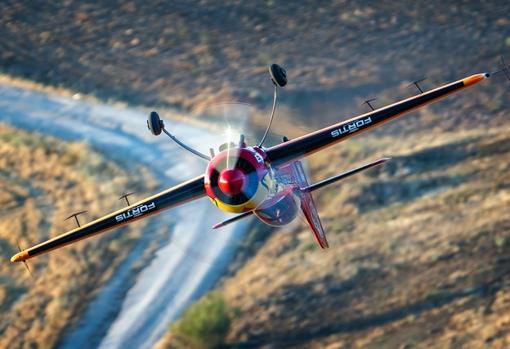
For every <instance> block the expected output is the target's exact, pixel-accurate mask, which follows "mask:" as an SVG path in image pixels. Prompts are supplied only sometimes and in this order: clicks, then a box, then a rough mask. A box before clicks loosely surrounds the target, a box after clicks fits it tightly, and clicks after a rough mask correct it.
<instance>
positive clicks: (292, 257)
mask: <svg viewBox="0 0 510 349" xmlns="http://www.w3.org/2000/svg"><path fill="white" fill-rule="evenodd" d="M509 132H510V128H509V127H508V125H506V126H505V127H501V128H499V129H490V130H484V131H478V130H472V131H457V132H454V133H446V132H444V133H435V134H433V135H431V134H426V135H421V136H419V137H416V136H415V135H413V136H412V137H405V136H401V137H400V138H399V142H398V144H396V143H395V142H394V139H393V138H391V137H371V136H367V137H365V138H364V139H360V140H353V141H351V143H350V144H346V145H345V146H344V147H339V148H337V149H335V150H334V151H332V152H331V153H329V154H327V155H326V154H321V155H320V156H318V157H317V159H316V161H314V162H313V164H314V166H313V167H312V173H314V176H313V177H314V178H315V179H316V180H318V179H320V178H323V177H324V176H326V175H333V174H334V173H337V172H338V171H339V170H340V169H346V168H349V167H350V166H352V165H354V164H361V163H363V161H364V159H366V158H367V157H371V158H373V157H374V156H375V154H378V155H391V156H392V157H393V159H392V160H391V162H390V163H389V164H388V165H386V166H385V167H384V168H382V169H378V170H373V171H371V172H369V173H367V174H366V175H361V176H358V177H355V178H353V179H349V180H348V181H346V182H345V183H344V184H340V185H337V186H335V187H331V188H327V189H324V190H323V191H322V192H320V193H318V195H316V197H317V199H318V202H319V203H318V205H319V208H320V212H321V213H322V217H323V222H324V225H325V227H326V229H327V230H328V233H329V239H330V246H331V248H330V249H329V250H328V251H320V250H318V249H317V248H316V246H315V244H314V241H313V238H312V235H311V233H310V232H309V231H308V229H307V228H305V227H304V225H303V224H302V223H301V224H300V225H299V227H298V228H296V229H295V230H294V231H291V230H289V229H282V230H281V231H278V232H277V233H275V234H273V236H271V238H270V239H269V240H268V242H267V243H266V244H265V245H264V247H263V248H262V249H260V250H259V251H258V253H257V255H256V256H255V257H254V258H253V259H252V260H250V261H249V262H248V263H247V264H246V265H245V266H244V267H243V268H241V270H239V271H238V273H237V274H236V275H235V276H234V277H233V278H231V279H228V280H227V281H226V282H225V285H224V286H223V287H221V290H222V292H223V294H224V296H225V298H226V300H227V303H228V304H229V305H231V306H232V307H234V308H236V307H237V308H239V309H240V315H238V316H237V317H235V318H234V320H233V321H232V324H233V325H232V329H231V332H230V337H229V342H230V343H232V344H236V347H244V346H256V347H259V346H262V345H270V346H272V347H282V346H296V347H303V346H306V347H316V348H323V347H328V348H376V347H377V348H397V347H402V348H415V347H417V348H430V347H441V348H444V347H456V348H460V347H462V348H485V347H486V346H487V345H489V346H490V347H491V348H506V347H508V345H509V344H510V336H509V333H510V332H509V331H510V321H509V318H508V313H509V311H510V305H509V303H508V299H509V297H510V292H509V286H510V275H509V272H508V270H509V269H508V268H509V264H508V263H509V259H508V253H509V251H510V243H509V241H510V240H509V239H510V220H509V217H508V214H507V211H508V207H510V179H509V176H508V172H509V154H510V142H509V140H508V136H509V134H510V133H509ZM368 145H369V146H368ZM330 158H335V159H342V160H343V162H342V163H341V164H332V163H330V162H329V161H328V159H330Z"/></svg>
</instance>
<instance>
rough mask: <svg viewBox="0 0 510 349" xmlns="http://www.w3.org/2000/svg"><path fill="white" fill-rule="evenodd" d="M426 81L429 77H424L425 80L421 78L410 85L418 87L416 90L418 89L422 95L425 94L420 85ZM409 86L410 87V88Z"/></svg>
mask: <svg viewBox="0 0 510 349" xmlns="http://www.w3.org/2000/svg"><path fill="white" fill-rule="evenodd" d="M425 80H427V77H424V78H421V79H418V80H415V81H413V82H412V83H410V84H409V86H412V85H414V86H416V88H417V89H418V91H420V93H423V90H422V89H421V87H420V85H419V83H420V82H422V81H425ZM409 86H408V87H409Z"/></svg>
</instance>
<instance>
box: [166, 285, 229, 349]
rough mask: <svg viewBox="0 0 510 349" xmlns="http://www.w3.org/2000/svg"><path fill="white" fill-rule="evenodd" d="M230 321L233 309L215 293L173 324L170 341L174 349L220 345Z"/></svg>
mask: <svg viewBox="0 0 510 349" xmlns="http://www.w3.org/2000/svg"><path fill="white" fill-rule="evenodd" d="M230 323H231V310H230V309H229V308H228V306H227V304H226V303H225V300H224V299H223V296H222V295H221V294H220V293H217V292H212V293H209V294H207V295H206V296H204V297H203V298H202V299H200V300H199V301H197V302H196V303H194V304H193V305H191V306H190V307H189V308H188V309H187V310H186V311H185V312H184V314H183V315H182V316H181V318H180V319H179V320H178V321H177V322H175V323H173V324H172V325H171V326H170V333H171V338H172V339H171V340H170V342H171V344H172V346H173V347H175V348H194V349H214V348H219V347H221V346H222V345H224V344H225V337H226V335H227V334H228V331H229V329H230ZM162 346H163V347H164V344H162Z"/></svg>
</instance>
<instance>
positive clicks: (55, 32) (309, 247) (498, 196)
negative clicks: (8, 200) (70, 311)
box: [0, 0, 510, 348]
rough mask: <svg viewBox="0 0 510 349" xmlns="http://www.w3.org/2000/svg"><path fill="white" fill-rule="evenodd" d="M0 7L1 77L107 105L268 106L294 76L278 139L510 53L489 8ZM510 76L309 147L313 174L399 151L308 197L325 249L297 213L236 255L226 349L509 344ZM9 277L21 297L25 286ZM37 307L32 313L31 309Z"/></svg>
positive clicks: (225, 286) (502, 12)
mask: <svg viewBox="0 0 510 349" xmlns="http://www.w3.org/2000/svg"><path fill="white" fill-rule="evenodd" d="M0 11H1V13H2V17H1V18H0V34H1V35H0V67H1V69H2V71H3V72H4V73H5V74H8V75H11V76H15V77H22V78H26V79H32V80H35V81H38V82H41V83H44V84H48V85H53V86H58V87H64V88H68V89H71V90H75V91H78V92H83V93H87V94H93V95H95V96H97V97H99V98H102V99H112V100H120V101H124V102H127V103H132V104H142V105H147V106H149V105H150V106H161V107H178V108H181V109H184V110H192V111H200V110H201V109H202V108H203V106H204V105H205V104H207V103H208V102H210V101H212V100H215V99H216V98H219V97H225V96H227V97H232V98H237V99H242V100H247V101H249V102H251V103H253V104H255V105H257V106H259V107H260V109H261V110H264V111H265V109H267V107H268V105H269V103H270V98H271V90H270V89H271V86H270V83H269V82H268V78H267V74H266V69H267V65H268V64H269V63H271V62H278V63H280V64H282V65H284V66H285V67H286V68H287V69H288V72H289V80H290V83H289V85H288V86H287V87H285V90H284V91H283V92H282V99H281V101H282V108H280V109H279V110H280V113H279V116H278V117H279V118H280V120H279V122H278V123H277V124H276V127H275V133H283V132H284V131H283V130H285V133H286V134H288V135H289V136H291V137H294V136H296V135H298V134H302V133H304V132H306V131H307V130H310V129H314V128H317V127H321V126H325V125H328V124H330V123H331V122H333V121H335V120H339V119H343V118H346V117H348V116H350V115H352V114H355V113H358V112H361V111H364V110H365V109H364V108H365V107H361V106H360V104H361V103H362V101H363V100H364V99H366V98H370V97H376V96H377V97H378V99H377V100H376V104H377V106H382V105H385V104H388V103H391V102H392V101H394V100H396V99H398V98H402V97H405V96H409V95H410V94H412V93H415V90H413V89H410V88H408V87H407V85H408V84H409V83H410V81H412V80H413V79H418V78H421V77H423V76H428V80H426V81H425V82H423V85H422V86H424V87H425V88H430V87H432V86H435V85H437V84H440V83H443V82H447V81H451V80H454V79H457V78H461V77H464V76H466V75H469V74H471V73H477V72H482V71H491V70H495V69H497V65H498V60H499V55H501V54H503V55H506V56H507V57H508V59H507V60H509V61H510V56H509V55H508V53H509V51H510V18H509V15H508V14H509V13H510V3H508V2H503V1H484V2H476V1H463V2H450V1H422V0H420V1H414V2H403V1H402V2H399V1H380V2H377V3H374V2H371V1H364V0H359V1H352V2H347V1H336V2H322V1H321V2H315V1H309V2H295V3H287V2H278V1H264V2H231V3H227V4H224V3H223V2H220V1H196V2H182V3H181V2H178V3H172V4H170V3H167V2H163V1H131V2H116V1H110V2H100V3H96V4H84V3H82V2H79V1H71V0H69V1H64V2H58V3H51V4H50V3H47V2H14V1H4V2H2V4H0ZM509 86H510V85H509V84H508V82H505V80H504V79H503V77H502V76H501V75H499V76H495V77H494V78H493V79H491V80H489V81H487V82H484V83H483V84H482V85H479V86H476V87H474V88H473V89H470V90H467V91H464V92H462V93H461V94H459V95H456V96H452V97H449V98H448V99H447V100H446V101H444V102H441V103H439V104H436V105H433V106H430V107H427V108H424V109H421V110H420V111H418V112H415V113H414V114H412V115H409V116H407V117H405V118H404V119H402V120H399V121H396V122H393V123H391V124H388V125H386V126H383V127H382V128H380V129H378V130H376V131H374V132H371V133H370V134H367V135H364V136H360V137H357V138H354V139H351V140H349V141H348V142H346V143H344V144H342V145H339V146H336V147H334V148H332V149H331V150H327V151H324V152H322V153H320V154H318V155H316V156H313V157H312V158H310V161H309V165H310V170H311V173H312V179H313V180H319V179H322V178H324V177H326V176H328V175H333V174H336V173H337V172H339V171H341V170H345V169H348V168H350V167H351V166H354V165H358V164H361V163H363V162H365V161H366V160H367V159H375V158H377V157H379V156H392V157H393V159H392V161H391V162H390V163H388V164H387V165H386V166H385V167H383V168H381V169H377V170H373V171H371V172H367V173H366V174H364V175H359V176H357V177H355V178H352V179H349V180H348V181H346V182H344V183H343V184H340V185H337V186H334V187H329V188H327V189H324V190H323V191H322V192H320V193H319V194H318V195H317V196H316V198H317V201H318V205H319V207H320V211H321V213H322V216H323V223H324V225H325V227H326V229H327V230H328V232H329V239H330V245H331V248H330V249H329V250H327V251H319V250H318V249H317V248H316V247H315V244H314V242H313V238H312V236H311V234H310V233H309V232H308V230H307V228H306V227H305V225H304V224H303V223H300V224H298V225H296V226H294V227H293V228H288V229H282V230H280V231H275V232H274V233H273V234H271V236H270V237H269V238H268V239H267V240H265V242H264V243H263V244H262V243H260V242H258V244H259V245H261V247H260V248H259V249H258V250H256V251H251V252H250V253H249V254H247V255H250V256H251V257H250V258H248V257H246V258H241V259H242V260H243V262H244V263H241V264H237V265H238V267H236V270H235V271H234V272H233V273H232V275H230V276H228V277H226V278H225V279H224V280H223V281H222V283H221V284H220V285H219V286H218V289H219V291H220V292H221V293H222V294H223V296H224V297H225V299H226V300H227V303H228V304H229V306H231V307H233V308H236V309H238V310H239V311H238V312H237V313H236V316H235V318H234V319H233V321H232V325H231V329H230V333H229V336H228V344H231V345H234V346H236V347H259V346H268V347H282V346H295V347H300V346H301V347H316V348H323V347H328V348H372V347H374V348H375V347H378V348H399V347H400V348H414V347H418V348H430V347H435V348H443V347H451V348H508V347H509V346H510V317H509V314H510V289H509V286H510V284H509V283H510V276H509V275H508V272H507V271H508V270H509V268H510V264H509V263H510V260H509V259H508V255H509V252H510V220H509V215H508V209H509V208H510V181H509V179H510V176H509V164H510V140H509V136H510V124H509V118H508V115H509V107H510V99H509ZM296 124H297V125H301V126H296ZM289 125H291V126H292V128H290V126H289ZM283 126H285V128H284V127H283ZM276 139H277V138H272V140H273V141H274V140H276ZM2 146H3V143H2ZM332 159H337V161H332ZM2 168H4V167H3V166H2ZM20 171H21V169H20ZM20 178H26V177H20ZM89 185H92V184H89ZM77 190H78V189H77ZM84 192H86V193H89V191H84ZM2 195H3V194H2ZM87 195H92V194H90V193H89V194H87ZM27 202H30V200H28V201H27ZM94 202H96V201H94ZM89 204H91V203H89ZM32 205H35V204H32ZM79 206H81V205H79ZM15 207H19V206H15ZM21 207H23V206H21ZM2 209H3V208H2ZM62 215H63V216H64V215H65V213H62ZM41 217H42V216H41ZM58 221H59V222H60V221H61V220H58ZM13 222H14V220H13ZM13 224H14V223H13ZM33 224H34V226H40V225H41V224H44V223H43V218H40V220H39V221H34V223H33ZM20 229H21V228H20ZM11 230H12V229H11ZM28 230H30V229H24V230H23V231H28ZM2 231H4V229H2ZM19 233H20V232H19V231H17V232H16V234H15V233H12V235H9V236H8V238H9V237H10V239H11V240H12V236H19ZM261 235H263V234H261ZM112 236H113V235H112ZM264 236H267V235H264ZM36 238H37V237H36V236H35V237H32V238H29V237H28V236H27V238H26V239H25V240H26V242H27V243H29V242H33V241H34V240H37V239H36ZM11 240H9V241H8V242H6V243H5V244H6V246H9V248H10V249H11V250H12V248H13V247H12V246H15V241H11ZM112 243H113V242H112ZM257 246H258V245H257ZM79 248H82V249H85V246H80V247H76V250H77V249H79ZM91 250H92V249H91ZM71 251H74V250H69V252H66V253H71ZM9 252H12V251H10V250H9ZM94 252H97V251H94ZM52 258H55V263H56V261H57V260H58V261H62V257H59V255H56V256H55V257H52ZM51 260H52V259H49V260H48V262H47V263H49V262H50V261H51ZM40 263H43V262H40ZM90 263H91V262H90ZM34 267H35V268H38V267H39V266H38V265H36V266H34ZM93 267H94V268H96V270H98V269H100V268H104V264H96V265H95V266H93ZM80 268H82V269H79V270H89V268H91V266H88V265H86V264H83V265H82V266H81V267H80ZM59 272H60V273H62V272H64V271H59ZM65 272H69V273H70V271H69V270H66V271H65ZM90 274H91V276H90V277H97V275H92V272H90ZM101 275H103V276H104V275H107V274H104V273H103V274H101ZM43 280H44V279H41V281H39V280H38V282H41V284H40V290H41V291H40V292H48V291H47V290H46V289H45V288H44V283H43ZM17 282H19V285H20V286H19V288H20V289H22V290H26V288H27V284H28V278H27V279H26V280H24V279H21V280H19V281H17ZM75 282H80V283H82V282H83V280H81V279H80V278H76V281H75ZM72 284H73V283H69V285H67V284H65V285H64V286H62V287H64V288H65V289H64V290H63V291H62V293H61V298H62V297H64V299H68V298H69V299H71V296H69V293H70V292H69V291H67V290H68V287H69V288H72V287H73V286H72ZM45 290H46V291H45ZM30 292H33V290H30ZM8 294H13V293H12V292H11V293H8ZM66 297H67V298H66ZM61 298H59V299H61ZM29 299H31V300H32V302H35V301H34V299H38V298H32V297H31V298H29ZM72 299H73V301H75V299H74V298H72ZM14 301H15V300H14V299H7V304H12V302H14ZM27 301H28V298H27ZM4 302H5V301H4ZM40 302H41V303H37V304H31V305H30V306H31V307H32V308H31V309H34V311H36V310H37V311H38V312H39V314H43V313H44V312H46V311H48V310H47V309H48V308H47V307H48V306H49V305H48V304H46V303H44V302H45V301H44V298H42V300H41V301H40ZM20 304H21V305H20ZM49 304H53V303H49ZM18 305H19V306H20V307H21V306H27V305H23V302H17V303H16V306H18ZM54 306H55V305H54ZM7 309H9V308H7ZM50 309H51V308H50ZM53 309H55V308H53ZM57 309H58V308H57ZM2 313H3V314H6V313H5V312H2ZM23 314H26V313H23ZM3 316H5V315H3ZM12 316H14V317H18V318H17V320H16V321H18V322H17V323H18V325H16V326H15V327H12V329H10V332H7V331H6V332H5V334H4V335H3V336H2V340H4V337H5V338H14V337H15V334H17V333H19V332H20V331H21V330H20V328H22V327H21V326H29V325H26V323H27V321H26V320H25V321H23V320H22V318H21V316H22V315H21V313H20V312H19V311H18V312H17V313H13V315H12ZM25 316H26V315H25ZM58 320H59V321H62V322H63V321H65V319H60V318H59V319H58ZM55 321H56V320H55ZM29 323H30V324H33V326H34V329H33V331H34V333H36V332H37V331H38V330H40V331H46V328H44V327H43V326H42V325H41V324H40V323H38V324H37V323H32V322H29ZM45 324H46V325H47V323H45ZM37 326H39V327H37ZM44 333H47V336H50V335H53V336H56V335H58V332H56V334H55V333H54V332H52V331H50V330H48V332H44ZM6 334H9V336H10V337H8V336H6ZM27 338H31V337H27ZM11 340H12V339H11ZM165 340H166V339H163V341H162V342H161V343H160V347H164V346H165ZM48 343H53V342H52V341H48Z"/></svg>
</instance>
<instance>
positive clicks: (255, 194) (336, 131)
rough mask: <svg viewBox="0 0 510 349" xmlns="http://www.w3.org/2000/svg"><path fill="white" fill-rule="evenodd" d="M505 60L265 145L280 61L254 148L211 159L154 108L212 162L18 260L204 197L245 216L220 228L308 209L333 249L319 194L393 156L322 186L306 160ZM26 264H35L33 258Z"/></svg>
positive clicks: (158, 128) (156, 126) (159, 123)
mask: <svg viewBox="0 0 510 349" xmlns="http://www.w3.org/2000/svg"><path fill="white" fill-rule="evenodd" d="M502 62H503V69H501V70H499V71H497V72H494V73H480V74H474V75H471V76H467V77H465V78H463V79H460V80H457V81H454V82H451V83H448V84H445V85H442V86H439V87H437V88H434V89H432V90H429V91H424V90H423V89H422V88H421V87H420V85H419V82H420V81H421V80H420V81H415V82H414V85H415V86H416V87H417V88H418V90H419V93H418V94H416V95H414V96H412V97H410V98H407V99H404V100H401V101H398V102H396V103H393V104H391V105H388V106H385V107H382V108H378V109H375V108H374V107H373V106H372V104H370V102H371V101H372V100H368V101H367V104H368V105H369V106H370V109H371V111H370V112H368V113H365V114H362V115H359V116H355V117H353V118H351V119H348V120H346V121H340V122H338V123H336V124H334V125H331V126H329V127H325V128H323V129H320V130H317V131H315V132H312V133H309V134H306V135H304V136H301V137H298V138H295V139H288V138H286V137H283V141H282V142H281V143H279V144H277V145H274V146H271V147H264V145H263V144H264V141H265V139H266V137H267V135H268V132H269V130H270V127H271V124H272V121H273V118H274V114H275V110H276V104H277V96H278V90H279V88H281V87H284V86H285V85H286V84H287V73H286V71H285V69H284V68H282V67H281V66H279V65H277V64H272V65H271V66H270V67H269V74H270V77H271V81H272V83H273V85H274V98H273V105H272V110H271V114H270V119H269V122H268V125H267V128H266V130H265V132H264V134H263V137H262V139H261V141H260V142H259V143H258V144H257V145H253V146H249V145H247V144H246V142H245V137H244V136H243V135H241V136H240V139H239V142H238V144H233V143H232V142H227V144H223V145H222V146H221V147H220V149H219V152H218V153H217V154H215V152H214V150H213V149H210V156H209V155H206V154H203V153H201V152H199V151H197V150H195V149H193V148H191V147H189V146H187V145H186V144H184V143H183V142H181V141H180V140H179V139H177V138H176V137H175V136H174V135H173V134H171V133H170V132H169V131H168V130H167V129H166V128H165V124H164V122H163V120H161V118H160V117H159V115H158V113H156V112H151V113H150V116H149V118H148V120H147V127H148V129H149V130H150V132H151V133H152V134H153V135H155V136H158V135H160V134H161V133H162V132H163V133H165V134H166V135H167V136H169V137H170V138H171V139H172V140H173V141H175V142H176V143H177V144H178V145H180V146H181V147H183V148H185V149H186V150H188V151H190V152H191V153H193V154H195V155H197V156H198V157H200V158H202V159H204V160H206V161H207V166H206V168H205V173H204V174H203V175H201V176H198V177H196V178H193V179H190V180H188V181H186V182H184V183H181V184H179V185H177V186H174V187H171V188H169V189H166V190H164V191H162V192H160V193H158V194H156V195H153V196H150V197H148V198H145V199H143V200H141V201H138V202H136V203H133V204H130V203H129V200H128V198H127V195H130V194H131V193H130V194H127V195H126V196H124V197H123V198H124V199H125V200H126V203H127V205H128V206H127V207H125V208H123V209H121V210H118V211H116V212H113V213H110V214H108V215H106V216H104V217H101V218H99V219H97V220H94V221H92V222H90V223H88V224H85V225H83V226H80V224H79V221H78V218H77V215H78V214H80V213H82V212H79V213H77V214H73V215H71V216H70V217H69V218H71V217H74V218H75V220H76V223H77V224H78V227H77V228H76V229H73V230H71V231H69V232H66V233H64V234H62V235H59V236H57V237H54V238H52V239H49V240H47V241H44V242H42V243H40V244H38V245H35V246H33V247H30V248H28V249H26V250H21V249H20V252H19V253H16V254H15V255H14V256H12V258H11V262H13V263H14V262H23V263H25V262H26V261H27V260H28V259H30V258H33V257H35V256H39V255H41V254H44V253H47V252H50V251H52V250H55V249H58V248H61V247H63V246H66V245H69V244H72V243H75V242H77V241H79V240H82V239H85V238H89V237H91V236H94V235H97V234H100V233H103V232H106V231H109V230H112V229H114V228H118V227H120V226H123V225H125V224H129V223H132V222H134V221H137V220H139V219H144V218H147V217H149V216H152V215H155V214H157V213H160V212H162V211H164V210H167V209H170V208H174V207H177V206H180V205H183V204H185V203H188V202H190V201H193V200H197V199H200V198H204V197H209V199H210V200H211V201H212V203H213V204H214V205H216V206H217V207H218V208H219V209H220V210H223V211H226V212H230V213H235V214H237V215H236V216H234V217H232V218H229V219H227V220H225V221H223V222H220V223H218V224H216V225H214V226H213V228H214V229H218V228H221V227H224V226H225V225H228V224H231V223H233V222H236V221H238V220H241V219H243V218H246V217H249V216H255V217H257V218H258V219H259V220H260V221H262V222H263V223H266V224H268V225H270V226H276V227H279V226H283V225H286V224H288V223H290V222H292V221H293V220H294V219H295V218H296V217H297V216H298V214H300V212H302V213H303V214H304V217H305V218H306V221H307V222H308V224H309V226H310V229H311V231H312V233H313V235H314V237H315V240H316V242H317V244H318V246H319V247H320V248H322V249H326V248H328V247H329V245H328V241H327V238H326V234H325V231H324V228H323V226H322V223H321V220H320V217H319V214H318V212H317V208H316V206H315V203H314V199H313V195H312V193H313V192H315V191H317V190H319V189H321V188H324V187H325V186H328V185H330V184H333V183H335V182H337V181H340V180H343V179H345V178H347V177H350V176H352V175H354V174H356V173H359V172H362V171H365V170H367V169H370V168H373V167H375V166H380V165H382V164H384V163H385V162H387V161H388V160H389V158H381V159H378V160H375V161H372V162H370V163H367V164H365V165H363V166H360V167H358V168H355V169H352V170H349V171H347V172H344V173H341V174H338V175H336V176H333V177H331V178H328V179H325V180H323V181H320V182H317V183H314V184H309V182H308V180H307V177H306V174H305V171H304V169H303V165H302V163H301V159H303V158H304V157H306V156H309V155H311V154H314V153H316V152H318V151H320V150H323V149H325V148H327V147H330V146H332V145H335V144H337V143H340V142H342V141H345V140H347V139H349V138H351V137H353V136H355V135H358V134H361V133H363V132H366V131H368V130H370V129H372V128H374V127H376V126H380V125H382V124H385V123H387V122H389V121H391V120H394V119H396V118H398V117H400V116H402V115H404V114H406V113H408V112H411V111H413V110H416V109H418V108H420V107H423V106H425V105H428V104H430V103H433V102H436V101H439V100H441V99H443V98H444V97H446V96H448V95H451V94H454V93H457V92H460V91H462V90H464V89H465V88H468V87H471V86H473V85H475V84H478V83H480V82H481V81H483V80H485V79H487V78H489V77H490V76H491V74H496V73H504V74H505V76H506V77H507V78H508V79H509V80H510V70H509V69H508V67H507V66H506V65H505V64H504V61H503V60H502ZM25 266H26V267H27V268H28V266H27V265H26V263H25Z"/></svg>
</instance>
